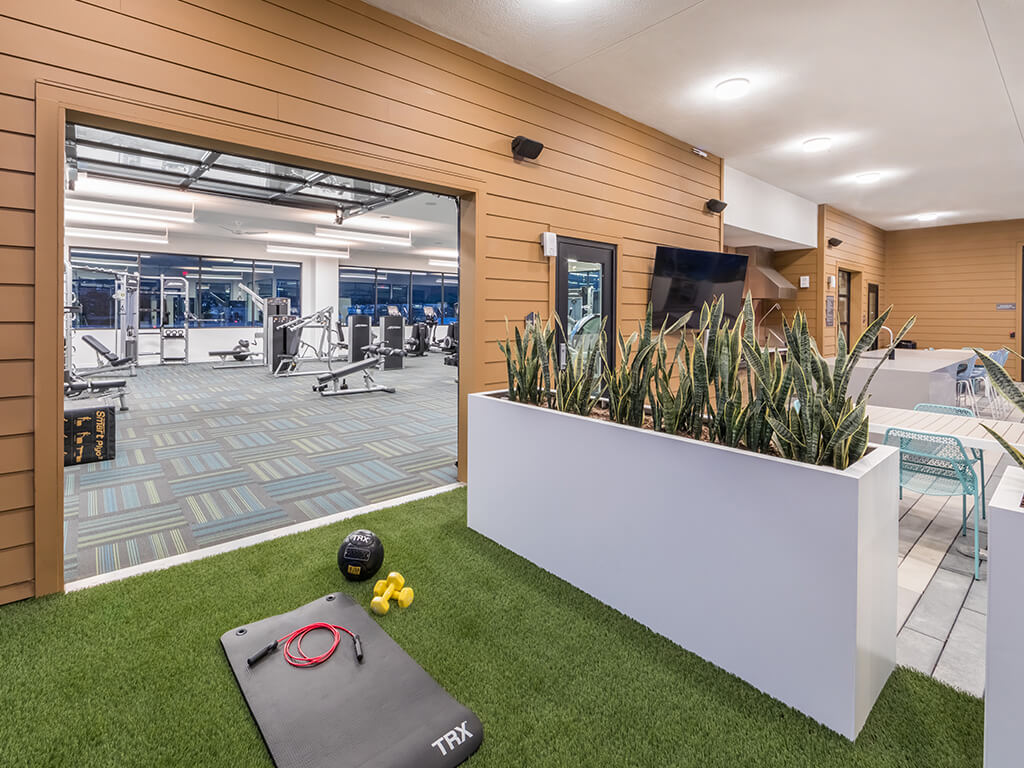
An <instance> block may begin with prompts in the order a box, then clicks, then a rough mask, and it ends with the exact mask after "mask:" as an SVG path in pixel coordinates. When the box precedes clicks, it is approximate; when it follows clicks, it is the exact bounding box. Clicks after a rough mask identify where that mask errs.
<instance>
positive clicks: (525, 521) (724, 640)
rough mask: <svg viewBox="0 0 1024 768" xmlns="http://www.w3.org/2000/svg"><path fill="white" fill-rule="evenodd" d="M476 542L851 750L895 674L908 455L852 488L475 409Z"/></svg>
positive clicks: (795, 467)
mask: <svg viewBox="0 0 1024 768" xmlns="http://www.w3.org/2000/svg"><path fill="white" fill-rule="evenodd" d="M468 459H469V512H468V521H469V527H470V528H472V529H474V530H476V531H479V532H480V533H482V534H483V535H484V536H487V537H488V538H490V539H493V540H494V541H496V542H497V543H499V544H501V545H502V546H504V547H507V548H508V549H510V550H512V551H513V552H516V553H518V554H519V555H522V556H523V557H525V558H526V559H528V560H530V561H532V562H533V563H535V564H536V565H538V566H540V567H541V568H544V569H545V570H548V571H550V572H551V573H553V574H555V575H556V576H559V577H560V578H562V579H565V580H566V581H568V582H569V583H571V584H574V585H575V586H577V587H579V588H580V589H582V590H583V591H584V592H587V593H588V594H590V595H593V596H594V597H596V598H597V599H598V600H601V601H602V602H604V603H607V604H608V605H610V606H611V607H613V608H615V609H616V610H618V611H621V612H622V613H624V614H626V615H627V616H630V617H632V618H634V619H636V620H637V621H639V622H641V623H642V624H645V625H647V626H648V627H650V628H651V629H652V630H654V631H655V632H658V633H660V634H662V635H664V636H665V637H667V638H669V639H670V640H672V641H673V642H675V643H677V644H679V645H681V646H682V647H683V648H686V649H688V650H690V651H693V652H694V653H696V654H698V655H699V656H701V657H703V658H705V659H707V660H708V661H710V662H712V663H714V664H717V665H718V666H720V667H722V668H723V669H725V670H726V671H728V672H731V673H733V674H735V675H738V676H739V677H741V678H743V679H744V680H746V681H747V682H749V683H750V684H751V685H753V686H755V687H756V688H758V689H760V690H762V691H764V692H765V693H767V694H769V695H770V696H773V697H775V698H776V699H779V700H780V701H782V702H784V703H786V704H788V705H790V706H792V707H794V708H796V709H798V710H800V711H801V712H803V713H805V714H807V715H809V716H810V717H812V718H814V719H815V720H817V721H819V722H821V723H823V724H824V725H826V726H828V727H829V728H831V729H833V730H834V731H837V732H838V733H840V734H842V735H843V736H845V737H847V738H849V739H854V738H856V736H857V734H858V733H859V732H860V729H861V727H862V726H863V725H864V721H865V720H866V719H867V716H868V713H869V712H870V711H871V707H872V706H873V705H874V702H875V699H876V698H877V697H878V694H879V692H880V691H881V690H882V687H883V686H884V685H885V682H886V680H887V679H888V677H889V674H890V673H891V671H892V669H893V666H894V664H895V658H896V630H897V627H896V564H897V563H896V561H897V541H898V529H897V524H898V523H897V519H898V503H899V502H898V494H897V484H898V480H897V474H898V454H897V451H896V450H895V449H893V448H887V447H875V448H874V450H872V451H870V452H869V453H868V454H867V455H866V456H865V457H864V458H863V459H861V460H860V461H859V462H857V463H856V464H855V465H854V466H853V467H850V468H849V469H848V470H846V471H845V472H839V471H836V470H833V469H829V468H822V467H815V466H811V465H808V464H800V463H797V462H792V461H787V460H784V459H779V458H775V457H772V456H763V455H759V454H755V453H751V452H749V451H741V450H736V449H732V448H726V447H723V446H719V445H713V444H709V443H702V442H698V441H695V440H689V439H686V438H681V437H676V436H672V435H665V434H659V433H656V432H651V431H647V430H640V429H634V428H632V427H624V426H621V425H618V424H611V423H608V422H602V421H598V420H595V419H588V418H583V417H579V416H571V415H568V414H564V413H558V412H554V411H549V410H547V409H542V408H537V407H533V406H528V405H522V404H520V403H511V402H508V401H507V400H501V399H498V398H494V397H489V396H487V395H486V394H475V395H470V397H469V456H468Z"/></svg>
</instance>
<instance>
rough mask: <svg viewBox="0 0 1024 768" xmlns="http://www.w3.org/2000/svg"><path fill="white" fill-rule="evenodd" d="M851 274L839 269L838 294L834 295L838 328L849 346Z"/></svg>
mask: <svg viewBox="0 0 1024 768" xmlns="http://www.w3.org/2000/svg"><path fill="white" fill-rule="evenodd" d="M850 278H851V275H850V273H849V272H847V271H846V270H845V269H840V270H839V295H838V296H837V297H836V313H837V314H838V315H839V330H840V331H842V332H843V336H844V337H845V338H846V346H847V348H849V346H850V343H851V340H850V284H851V283H852V282H853V281H852V280H851V279H850Z"/></svg>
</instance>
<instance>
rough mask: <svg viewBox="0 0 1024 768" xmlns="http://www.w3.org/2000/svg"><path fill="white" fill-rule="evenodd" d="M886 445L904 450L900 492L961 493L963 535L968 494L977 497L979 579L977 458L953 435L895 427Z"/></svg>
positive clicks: (976, 564) (976, 568) (888, 432)
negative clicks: (905, 490)
mask: <svg viewBox="0 0 1024 768" xmlns="http://www.w3.org/2000/svg"><path fill="white" fill-rule="evenodd" d="M884 443H885V445H892V446H895V447H897V448H899V449H900V495H901V496H902V495H903V489H904V488H908V489H910V490H911V491H914V492H915V493H921V494H924V495H926V496H960V497H962V502H963V517H962V522H961V525H960V535H961V536H966V535H967V497H968V496H973V497H974V578H975V579H977V578H979V551H980V550H979V547H978V522H979V521H978V509H979V507H980V506H981V505H980V498H979V483H978V475H977V474H976V473H975V471H974V463H975V460H974V459H971V458H969V457H968V455H967V451H965V450H964V446H963V443H961V442H960V440H959V439H958V438H956V437H953V436H952V435H937V434H932V433H930V432H916V431H914V430H911V429H898V428H896V427H893V428H891V429H888V430H886V433H885V441H884Z"/></svg>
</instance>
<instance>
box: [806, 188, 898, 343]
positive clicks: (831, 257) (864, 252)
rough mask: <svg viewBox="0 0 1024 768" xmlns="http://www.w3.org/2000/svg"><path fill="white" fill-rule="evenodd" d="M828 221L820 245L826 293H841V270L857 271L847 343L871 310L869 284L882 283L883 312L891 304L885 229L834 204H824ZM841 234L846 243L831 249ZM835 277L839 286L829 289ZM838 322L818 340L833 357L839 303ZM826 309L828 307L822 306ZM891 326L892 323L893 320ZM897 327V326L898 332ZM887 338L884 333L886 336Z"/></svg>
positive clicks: (837, 305) (881, 306)
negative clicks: (887, 275)
mask: <svg viewBox="0 0 1024 768" xmlns="http://www.w3.org/2000/svg"><path fill="white" fill-rule="evenodd" d="M822 208H823V210H824V222H823V231H822V242H821V243H819V248H820V249H821V252H822V254H823V259H822V263H823V274H824V275H825V278H826V284H825V286H823V287H824V295H826V296H827V295H831V296H833V297H834V298H835V297H836V296H837V295H838V293H839V270H840V269H843V270H846V271H848V272H851V273H853V285H852V287H851V296H850V336H851V339H847V342H848V343H849V342H851V341H852V340H856V339H857V337H859V336H860V334H861V331H863V330H864V326H865V321H866V319H867V312H868V292H867V285H868V283H874V284H875V285H878V286H879V299H878V305H879V312H881V311H883V310H884V309H885V307H887V306H888V303H887V301H889V299H887V297H886V296H887V294H886V289H885V284H884V277H885V232H884V231H883V230H881V229H879V228H878V227H875V226H873V225H871V224H868V223H867V222H866V221H862V220H860V219H858V218H856V217H854V216H850V215H849V214H847V213H843V212H842V211H839V210H836V209H835V208H833V207H832V206H830V205H825V206H822ZM832 237H838V238H839V239H840V240H842V241H843V242H842V244H841V245H838V246H836V247H835V248H831V247H829V246H828V240H829V238H832ZM829 275H831V276H834V277H835V288H829V287H828V284H827V278H828V276H829ZM835 307H836V311H835V324H834V325H833V326H832V327H831V328H828V327H824V328H823V333H822V336H821V338H819V339H818V342H819V345H820V346H821V350H822V354H823V355H825V356H831V355H834V354H835V353H836V339H837V338H838V333H839V303H838V301H836V304H835ZM822 310H823V311H824V307H822ZM889 325H891V323H889ZM895 330H896V329H893V331H894V332H895ZM885 338H887V336H885V335H884V334H883V339H885Z"/></svg>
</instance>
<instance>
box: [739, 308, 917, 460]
mask: <svg viewBox="0 0 1024 768" xmlns="http://www.w3.org/2000/svg"><path fill="white" fill-rule="evenodd" d="M891 312H892V307H889V308H888V309H886V310H885V312H883V313H882V314H881V315H880V316H879V317H878V318H877V319H876V320H874V321H873V322H872V323H871V324H870V325H868V327H867V328H866V329H865V330H864V332H863V333H862V334H861V335H860V338H858V339H857V341H856V342H855V343H854V345H853V347H852V348H850V349H847V345H846V337H845V336H844V334H843V333H842V332H840V333H839V338H838V349H837V353H836V359H835V364H834V366H832V368H831V369H830V367H829V364H828V362H827V361H826V360H825V359H824V358H823V357H822V356H821V354H820V353H819V352H818V347H817V345H816V344H815V342H814V339H813V337H812V336H811V334H810V329H809V328H808V325H807V317H806V316H805V315H804V313H803V312H797V313H796V315H795V316H794V318H793V323H792V325H790V324H789V323H788V322H786V321H785V320H783V329H784V331H785V334H786V340H787V346H788V359H787V361H786V368H787V369H788V374H789V376H790V379H791V381H792V395H793V399H790V400H789V401H788V402H787V404H786V405H785V406H784V407H783V408H781V409H780V408H779V407H778V406H777V405H775V406H773V407H772V408H770V409H769V411H768V413H767V415H766V419H767V421H768V423H769V424H770V425H771V428H772V429H773V430H774V431H775V437H776V441H777V443H778V445H779V449H780V450H781V452H782V455H783V456H785V457H786V458H789V459H794V460H796V461H803V462H807V463H809V464H819V465H825V466H831V467H835V468H836V469H846V468H847V467H848V466H849V465H850V464H852V463H854V462H856V461H857V460H859V459H860V458H861V456H863V455H864V452H865V450H866V449H867V444H868V418H867V400H868V388H869V386H870V384H871V381H872V379H874V377H875V374H876V373H877V372H878V369H879V368H881V366H882V364H883V363H884V362H885V360H886V357H887V355H883V356H882V357H881V359H879V361H878V364H877V365H876V366H875V367H874V370H872V372H871V374H870V375H869V376H868V378H867V381H866V382H865V383H864V387H863V388H862V389H861V391H860V394H859V395H858V396H857V400H856V402H854V400H852V399H851V398H850V397H848V396H847V389H848V388H849V384H850V376H851V375H852V373H853V370H854V368H856V366H857V363H858V362H860V359H861V356H862V355H863V354H864V352H866V351H867V350H868V349H869V348H870V347H871V346H872V344H874V342H875V339H877V338H878V333H879V331H881V329H882V326H883V325H884V324H885V321H886V320H887V319H888V317H889V314H890V313H891ZM915 320H916V318H915V317H911V318H910V320H908V321H907V322H906V324H905V325H904V326H903V328H902V329H900V332H899V333H898V334H896V336H895V337H894V338H893V339H892V342H891V344H890V347H889V349H888V350H886V352H888V351H890V350H892V349H893V348H894V347H895V346H896V344H898V343H899V341H900V340H901V339H902V338H903V337H904V336H905V335H906V333H907V331H909V330H910V328H911V327H912V326H913V325H914V322H915ZM745 351H746V348H745ZM748 364H749V365H750V366H751V370H753V372H754V375H755V377H757V378H758V379H759V380H760V381H761V382H762V384H764V385H765V386H768V385H770V375H769V372H768V371H766V370H764V367H763V366H761V365H758V362H757V359H756V355H755V354H754V350H749V353H748ZM784 375H785V374H784Z"/></svg>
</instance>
